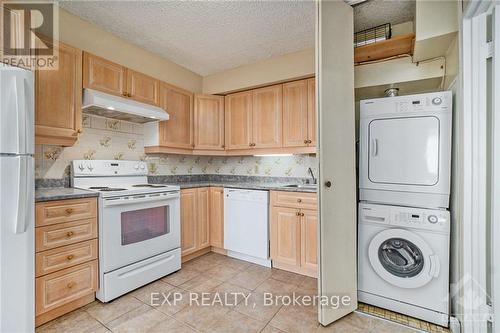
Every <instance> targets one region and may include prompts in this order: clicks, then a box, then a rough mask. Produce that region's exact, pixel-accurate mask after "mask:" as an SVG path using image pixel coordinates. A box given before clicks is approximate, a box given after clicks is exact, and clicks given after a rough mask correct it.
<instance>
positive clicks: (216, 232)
mask: <svg viewBox="0 0 500 333" xmlns="http://www.w3.org/2000/svg"><path fill="white" fill-rule="evenodd" d="M210 245H211V246H213V247H216V248H219V249H223V248H224V188H222V187H210Z"/></svg>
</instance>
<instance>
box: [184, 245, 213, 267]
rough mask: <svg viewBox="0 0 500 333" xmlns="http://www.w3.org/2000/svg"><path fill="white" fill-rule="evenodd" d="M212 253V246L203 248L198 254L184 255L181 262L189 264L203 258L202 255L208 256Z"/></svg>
mask: <svg viewBox="0 0 500 333" xmlns="http://www.w3.org/2000/svg"><path fill="white" fill-rule="evenodd" d="M211 251H212V248H211V247H210V246H208V247H205V248H203V249H201V250H198V251H196V252H193V253H190V254H186V255H183V256H182V259H181V262H182V263H185V262H188V261H189V260H193V259H195V258H198V257H201V256H202V255H204V254H207V253H209V252H211Z"/></svg>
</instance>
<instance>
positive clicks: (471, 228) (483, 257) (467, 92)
mask: <svg viewBox="0 0 500 333" xmlns="http://www.w3.org/2000/svg"><path fill="white" fill-rule="evenodd" d="M495 5H496V4H495V2H494V1H488V0H481V1H470V2H469V4H468V6H467V8H465V11H464V14H463V18H462V25H461V38H462V40H461V42H462V43H461V46H462V47H461V64H462V66H461V71H462V73H461V77H460V79H461V82H460V83H461V86H460V88H461V89H459V92H461V93H462V96H461V99H460V102H461V106H462V108H461V110H460V109H459V111H462V114H461V115H460V114H458V116H461V117H462V119H461V120H462V128H461V130H462V131H461V133H458V134H457V135H460V134H461V135H462V137H461V142H460V144H461V145H462V154H463V159H462V161H457V163H460V165H459V168H460V169H461V170H460V171H461V174H460V176H459V179H460V180H461V183H462V184H459V185H461V193H460V195H461V200H460V202H461V203H462V216H461V220H462V232H461V239H459V240H458V241H459V243H460V244H461V245H462V253H461V254H460V257H461V259H460V265H461V271H460V277H461V280H460V281H459V285H457V286H456V289H455V291H456V294H455V295H453V294H452V296H455V297H458V301H457V303H458V304H459V305H460V307H461V309H459V310H460V311H461V313H458V314H457V315H458V316H459V317H460V319H461V323H462V329H463V332H485V331H486V330H487V329H488V326H489V325H490V324H493V329H492V331H498V328H495V324H494V323H495V322H496V323H500V311H498V307H499V305H500V299H499V297H500V271H499V267H498V266H495V265H493V263H494V261H495V258H496V256H495V255H494V253H495V251H496V253H499V251H500V244H499V242H500V235H498V234H499V232H500V230H498V225H499V223H500V209H499V208H498V207H494V206H493V207H492V208H493V209H492V211H491V212H488V211H487V207H488V204H487V202H488V200H490V195H493V198H497V197H499V196H500V189H499V184H498V182H499V174H500V157H499V156H498V155H499V154H496V155H497V156H495V154H492V152H493V150H491V151H490V152H488V150H487V142H488V134H487V133H488V124H487V112H488V94H487V88H488V85H487V79H488V73H487V62H488V59H489V58H491V57H492V56H493V55H494V54H500V46H499V45H498V43H495V44H496V45H494V49H493V48H492V44H491V43H488V40H487V28H488V15H491V13H492V12H493V10H494V8H495ZM497 8H500V7H499V6H498V4H497ZM498 26H499V24H498V23H497V24H496V29H495V30H496V31H495V32H496V34H497V36H498V34H499V33H500V29H499V27H498ZM497 39H498V37H497ZM493 60H494V62H493V63H494V67H496V69H495V70H494V71H493V72H495V71H496V72H497V73H500V72H499V68H498V60H496V61H495V58H494V57H493ZM492 81H493V87H499V86H500V74H497V75H493V80H492ZM493 91H494V90H493ZM492 110H494V111H496V112H493V115H495V113H496V114H498V113H499V112H500V99H498V98H495V96H494V94H493V104H492ZM491 126H492V133H493V138H492V139H493V140H492V146H493V147H498V146H499V145H500V134H499V133H498V131H500V118H499V117H494V118H493V124H492V125H491ZM488 154H492V156H493V157H494V159H493V160H492V161H491V162H490V161H488ZM489 166H491V167H492V179H491V181H492V182H493V184H494V185H492V189H493V193H488V184H487V181H488V178H487V177H488V167H489ZM495 185H496V186H495ZM488 213H491V221H492V222H491V223H492V232H491V235H492V236H490V234H489V232H488V224H489V222H488ZM495 226H496V227H495ZM495 234H496V235H495ZM490 237H491V238H490ZM488 240H491V243H490V244H491V248H490V249H488V248H487V245H485V244H488ZM490 254H491V255H492V256H491V259H492V261H491V262H488V258H490V257H489V255H490ZM496 261H497V262H498V259H496ZM490 264H492V267H491V272H489V265H490ZM488 274H491V278H492V284H491V285H492V293H493V295H492V296H494V297H493V299H491V297H490V296H491V295H488V292H487V290H488V278H489V277H488ZM491 300H493V302H494V303H493V304H491V303H490V301H491ZM495 300H496V301H495ZM495 309H496V310H497V311H494V310H495Z"/></svg>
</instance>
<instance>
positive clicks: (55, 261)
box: [36, 239, 97, 277]
mask: <svg viewBox="0 0 500 333" xmlns="http://www.w3.org/2000/svg"><path fill="white" fill-rule="evenodd" d="M95 259H97V239H93V240H90V241H85V242H81V243H77V244H73V245H67V246H63V247H59V248H57V249H52V250H48V251H43V252H39V253H37V254H36V276H37V277H39V276H42V275H45V274H48V273H53V272H55V271H59V270H61V269H65V268H69V267H73V266H75V265H78V264H82V263H84V262H87V261H90V260H95Z"/></svg>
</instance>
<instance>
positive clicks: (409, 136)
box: [368, 117, 439, 186]
mask: <svg viewBox="0 0 500 333" xmlns="http://www.w3.org/2000/svg"><path fill="white" fill-rule="evenodd" d="M368 145H369V146H368V147H369V148H368V150H369V155H368V156H369V157H368V178H369V179H370V181H372V182H374V183H386V184H401V185H424V186H425V185H428V186H432V185H435V184H436V183H437V182H438V180H439V119H438V118H436V117H411V118H392V119H380V120H374V121H372V122H371V123H370V126H369V142H368Z"/></svg>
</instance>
